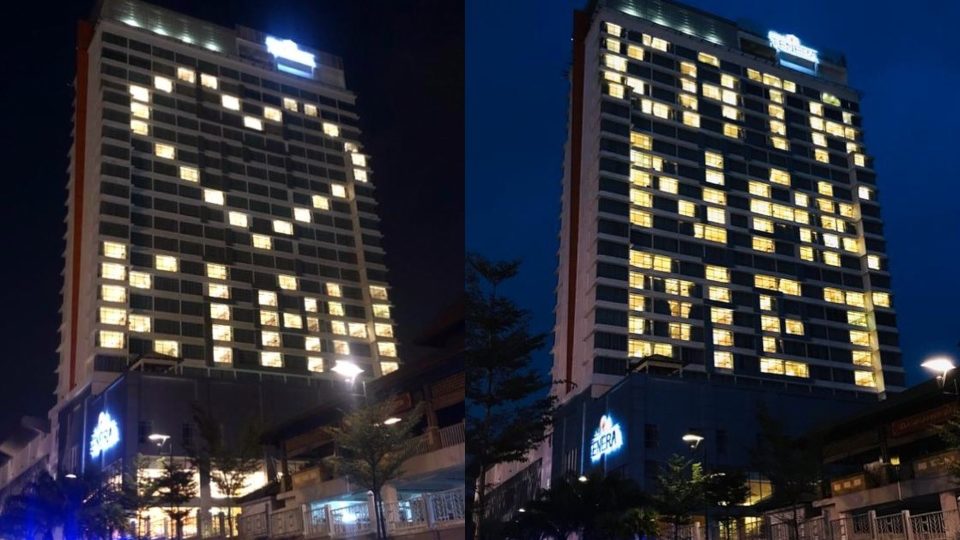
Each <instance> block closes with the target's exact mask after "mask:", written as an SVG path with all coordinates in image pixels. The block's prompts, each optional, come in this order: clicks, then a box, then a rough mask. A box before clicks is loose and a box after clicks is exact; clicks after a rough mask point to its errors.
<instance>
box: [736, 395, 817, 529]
mask: <svg viewBox="0 0 960 540" xmlns="http://www.w3.org/2000/svg"><path fill="white" fill-rule="evenodd" d="M757 421H758V424H759V426H760V437H759V440H758V442H757V447H756V448H755V449H754V452H753V462H754V467H755V468H756V469H757V470H758V471H759V472H760V473H761V474H763V475H764V476H766V477H767V478H768V479H769V480H770V483H771V484H773V496H772V497H771V499H770V500H769V501H768V503H767V504H768V505H769V506H771V507H787V506H789V507H790V508H791V509H792V519H790V520H789V523H790V526H791V528H792V529H793V535H794V538H799V536H798V534H799V532H800V522H799V508H800V506H802V505H803V504H806V503H809V502H811V501H813V500H814V499H816V498H817V496H818V495H819V493H820V448H819V445H818V444H817V441H816V440H813V439H805V438H802V437H791V436H789V435H787V434H786V433H785V432H784V429H783V424H782V423H781V422H779V421H778V420H776V419H775V418H773V417H772V416H770V415H769V414H768V413H767V411H766V410H765V409H763V408H761V409H759V411H758V413H757Z"/></svg>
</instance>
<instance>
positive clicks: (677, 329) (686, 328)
mask: <svg viewBox="0 0 960 540" xmlns="http://www.w3.org/2000/svg"><path fill="white" fill-rule="evenodd" d="M668 328H669V330H670V338H671V339H679V340H682V341H690V325H689V324H685V323H670V325H669V327H668Z"/></svg>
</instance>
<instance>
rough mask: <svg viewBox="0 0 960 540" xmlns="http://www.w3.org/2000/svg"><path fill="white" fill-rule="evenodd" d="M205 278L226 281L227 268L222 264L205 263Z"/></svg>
mask: <svg viewBox="0 0 960 540" xmlns="http://www.w3.org/2000/svg"><path fill="white" fill-rule="evenodd" d="M207 277H209V278H213V279H227V267H226V266H224V265H222V264H214V263H207Z"/></svg>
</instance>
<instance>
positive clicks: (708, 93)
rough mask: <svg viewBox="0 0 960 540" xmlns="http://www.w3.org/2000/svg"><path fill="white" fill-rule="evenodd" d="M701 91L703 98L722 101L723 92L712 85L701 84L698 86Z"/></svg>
mask: <svg viewBox="0 0 960 540" xmlns="http://www.w3.org/2000/svg"><path fill="white" fill-rule="evenodd" d="M700 86H701V88H702V89H703V96H704V97H708V98H710V99H716V100H721V99H723V92H722V90H721V88H720V87H719V86H715V85H712V84H707V83H703V84H702V85H700Z"/></svg>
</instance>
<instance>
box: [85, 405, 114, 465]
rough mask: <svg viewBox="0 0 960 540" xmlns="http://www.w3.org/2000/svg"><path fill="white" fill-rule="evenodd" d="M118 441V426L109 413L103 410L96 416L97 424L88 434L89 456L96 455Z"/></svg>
mask: <svg viewBox="0 0 960 540" xmlns="http://www.w3.org/2000/svg"><path fill="white" fill-rule="evenodd" d="M118 442H120V428H119V427H117V422H116V421H115V420H114V419H113V418H112V417H111V416H110V414H109V413H107V412H106V411H103V412H101V413H100V416H99V417H97V425H95V426H93V433H91V434H90V456H91V457H97V456H99V455H100V453H101V452H103V451H105V450H107V449H108V448H112V447H113V446H114V445H115V444H117V443H118Z"/></svg>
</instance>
